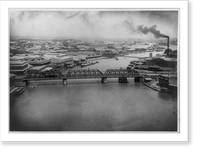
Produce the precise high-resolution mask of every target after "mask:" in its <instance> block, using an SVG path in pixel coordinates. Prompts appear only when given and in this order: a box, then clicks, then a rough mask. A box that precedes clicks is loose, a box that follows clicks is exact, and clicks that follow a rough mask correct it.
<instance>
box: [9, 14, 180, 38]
mask: <svg viewBox="0 0 200 153" xmlns="http://www.w3.org/2000/svg"><path fill="white" fill-rule="evenodd" d="M152 31H153V32H152ZM177 31H178V11H121V10H119V11H112V10H109V11H105V10H95V11H85V10H84V11H82V10H78V11H69V10H66V11H59V10H56V11H52V10H50V11H49V10H48V11H47V10H10V36H11V39H12V38H27V39H34V38H36V39H37V38H41V39H60V38H63V39H94V40H108V39H109V40H110V39H112V40H127V39H142V40H152V39H157V38H159V37H160V34H164V35H167V36H169V37H175V38H176V37H177ZM156 34H159V36H158V35H156Z"/></svg>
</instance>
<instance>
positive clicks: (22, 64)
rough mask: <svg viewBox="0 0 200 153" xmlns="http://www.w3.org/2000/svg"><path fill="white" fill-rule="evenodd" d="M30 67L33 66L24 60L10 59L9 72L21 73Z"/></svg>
mask: <svg viewBox="0 0 200 153" xmlns="http://www.w3.org/2000/svg"><path fill="white" fill-rule="evenodd" d="M31 67H33V66H31V65H29V64H28V63H27V62H26V61H21V60H18V61H10V73H14V74H17V75H23V74H24V73H25V72H26V71H27V70H29V69H30V68H31Z"/></svg>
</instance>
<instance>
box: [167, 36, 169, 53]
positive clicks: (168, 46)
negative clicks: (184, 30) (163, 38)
mask: <svg viewBox="0 0 200 153" xmlns="http://www.w3.org/2000/svg"><path fill="white" fill-rule="evenodd" d="M167 50H168V51H169V36H167Z"/></svg>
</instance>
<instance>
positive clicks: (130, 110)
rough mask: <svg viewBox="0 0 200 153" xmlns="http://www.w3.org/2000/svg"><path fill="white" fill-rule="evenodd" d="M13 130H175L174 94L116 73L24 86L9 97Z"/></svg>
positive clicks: (11, 128)
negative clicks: (123, 80) (123, 79)
mask: <svg viewBox="0 0 200 153" xmlns="http://www.w3.org/2000/svg"><path fill="white" fill-rule="evenodd" d="M10 110H11V111H10V130H11V131H21V130H22V131H43V130H44V131H105V130H106V131H110V130H114V131H122V130H123V131H176V130H177V99H176V98H174V97H172V96H170V95H168V94H165V93H158V92H156V91H154V90H151V89H149V88H148V87H146V86H144V85H143V84H142V83H134V81H133V78H132V79H129V83H128V84H119V83H117V79H108V83H107V84H101V83H100V79H93V80H87V81H86V82H84V81H82V80H78V81H72V80H71V81H69V83H68V84H67V85H65V86H63V85H55V86H37V87H36V88H34V89H32V88H29V87H27V88H26V90H25V92H24V93H23V94H21V95H19V96H16V97H15V98H14V99H13V100H11V109H10Z"/></svg>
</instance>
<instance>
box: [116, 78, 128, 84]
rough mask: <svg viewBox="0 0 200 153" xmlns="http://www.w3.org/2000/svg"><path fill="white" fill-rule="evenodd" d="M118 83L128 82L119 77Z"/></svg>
mask: <svg viewBox="0 0 200 153" xmlns="http://www.w3.org/2000/svg"><path fill="white" fill-rule="evenodd" d="M118 82H119V83H128V80H127V78H126V77H119V79H118Z"/></svg>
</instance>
